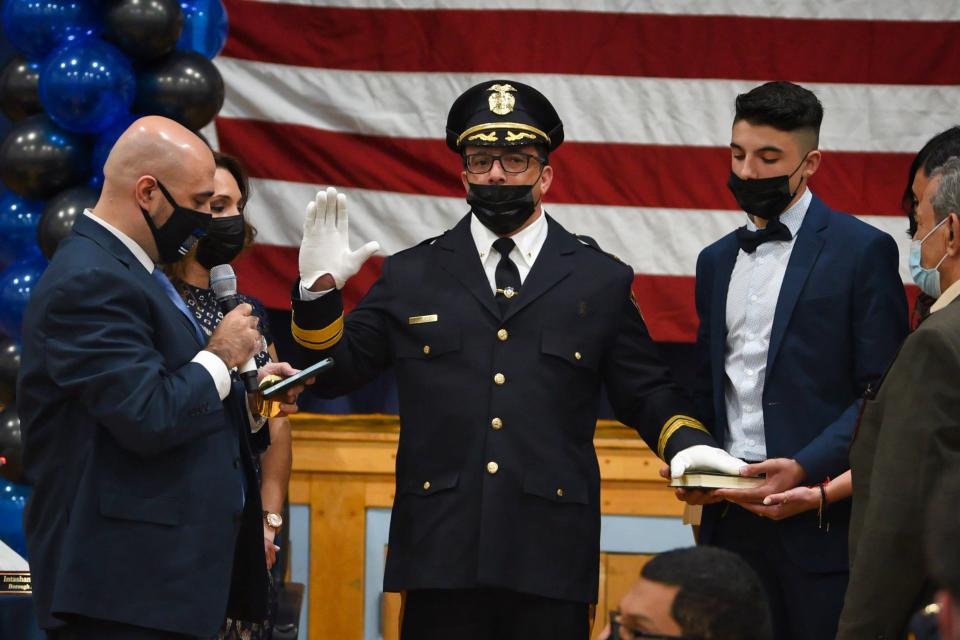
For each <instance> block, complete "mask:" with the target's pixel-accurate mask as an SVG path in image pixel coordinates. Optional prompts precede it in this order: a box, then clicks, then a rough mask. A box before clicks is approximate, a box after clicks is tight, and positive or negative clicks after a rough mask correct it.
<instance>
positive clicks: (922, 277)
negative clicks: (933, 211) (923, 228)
mask: <svg viewBox="0 0 960 640" xmlns="http://www.w3.org/2000/svg"><path fill="white" fill-rule="evenodd" d="M949 219H950V218H949V217H947V218H944V219H943V220H941V221H940V222H939V223H938V224H937V226H935V227H934V228H933V229H930V233H928V234H927V235H925V236H923V237H922V238H921V239H919V240H914V241H913V242H911V243H910V275H911V276H913V281H914V282H916V283H917V286H918V287H920V290H921V291H923V292H924V293H925V294H927V295H928V296H930V297H931V298H939V297H940V272H939V271H938V269H939V268H940V265H941V264H943V261H944V260H946V259H947V254H946V253H944V254H943V257H942V258H940V262H938V263H937V264H936V266H934V267H933V268H930V269H928V268H926V267H924V266H923V265H921V264H920V260H921V259H922V258H921V254H920V248H921V247H922V246H923V243H924V242H925V241H926V240H927V238H929V237H930V236H931V235H933V232H934V231H936V230H937V229H939V228H940V227H941V226H943V223H944V222H946V221H947V220H949Z"/></svg>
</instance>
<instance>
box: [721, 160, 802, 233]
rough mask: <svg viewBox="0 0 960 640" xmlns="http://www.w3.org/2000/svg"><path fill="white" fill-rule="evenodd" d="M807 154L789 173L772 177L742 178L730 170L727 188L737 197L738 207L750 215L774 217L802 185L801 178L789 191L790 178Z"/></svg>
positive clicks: (765, 217)
mask: <svg viewBox="0 0 960 640" xmlns="http://www.w3.org/2000/svg"><path fill="white" fill-rule="evenodd" d="M806 159H807V156H806V155H804V156H803V160H801V161H800V164H798V165H797V168H796V169H794V170H793V173H791V174H790V175H788V176H787V175H784V176H773V177H772V178H754V179H752V180H744V179H743V178H741V177H740V176H738V175H737V174H736V173H734V172H733V171H731V172H730V178H729V179H728V180H727V188H729V189H730V192H731V193H733V197H734V198H736V199H737V204H738V205H740V208H741V209H743V210H744V211H746V212H747V213H749V214H750V215H752V216H756V217H758V218H763V219H764V220H770V219H772V218H776V217H777V216H779V215H780V214H781V213H783V211H784V210H785V209H786V208H787V205H789V204H790V201H791V200H793V198H794V196H796V195H797V192H798V191H800V187H801V186H803V180H801V181H800V184H798V185H797V188H796V190H794V192H793V193H790V178H792V177H793V174H794V173H796V172H797V171H799V170H800V167H802V166H803V163H804V161H805V160H806Z"/></svg>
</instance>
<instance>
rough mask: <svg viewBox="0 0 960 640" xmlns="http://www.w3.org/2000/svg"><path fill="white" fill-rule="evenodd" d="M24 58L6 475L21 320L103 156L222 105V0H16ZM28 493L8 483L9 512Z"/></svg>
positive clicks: (8, 332)
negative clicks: (139, 121)
mask: <svg viewBox="0 0 960 640" xmlns="http://www.w3.org/2000/svg"><path fill="white" fill-rule="evenodd" d="M3 30H4V33H5V35H6V37H7V40H8V41H9V42H10V44H11V45H12V46H13V47H14V49H16V51H17V54H16V55H14V56H13V57H12V58H11V59H10V60H9V61H7V63H6V64H5V65H4V66H3V67H2V70H0V110H2V111H3V113H4V114H5V115H6V116H7V117H8V118H9V119H10V120H11V121H12V122H13V126H12V127H11V129H10V131H9V133H8V134H7V136H6V138H5V139H4V140H3V142H2V144H0V179H2V181H3V186H4V187H5V190H4V191H3V192H2V194H0V269H2V270H0V333H2V336H0V403H2V405H4V406H5V408H4V409H3V410H2V412H0V475H2V476H3V477H4V478H6V479H7V480H9V481H12V482H17V481H19V480H20V479H21V473H22V468H21V467H22V465H21V457H22V456H21V451H22V447H21V442H20V420H19V418H18V417H17V414H16V409H15V408H14V406H13V403H14V401H15V399H16V375H17V369H18V368H19V365H20V346H19V339H20V324H21V321H22V318H23V311H24V308H25V307H26V304H27V300H28V299H29V298H30V293H31V291H32V290H33V286H34V284H35V283H36V281H37V280H38V279H39V277H40V275H41V274H42V273H43V270H44V269H45V268H46V266H47V260H48V259H49V258H50V257H51V256H52V255H53V253H54V251H56V248H57V244H58V243H59V242H60V241H61V240H62V239H63V238H64V237H66V236H67V235H68V234H69V233H70V229H71V228H72V226H73V222H74V220H75V219H76V217H77V216H78V215H80V214H81V213H82V212H83V210H84V209H85V208H88V207H92V206H93V205H94V204H96V202H97V198H98V197H99V194H100V187H101V186H102V184H103V165H104V162H105V161H106V159H107V156H108V155H109V153H110V149H111V148H112V147H113V144H114V143H115V142H116V140H117V138H118V137H119V136H120V134H121V133H123V131H124V130H125V129H126V128H127V127H128V126H130V124H131V123H132V122H133V121H134V120H135V119H136V118H138V117H140V116H144V115H152V114H156V115H163V116H167V117H169V118H173V119H174V120H177V121H178V122H180V123H182V124H183V125H185V126H187V127H188V128H190V129H193V130H199V129H201V128H203V127H204V126H206V125H207V124H209V123H210V122H211V121H212V120H213V118H214V116H215V115H216V114H217V112H219V111H220V108H221V107H222V106H223V97H224V86H223V78H222V77H221V76H220V73H219V72H218V71H217V68H216V67H215V66H214V64H213V63H212V62H211V59H212V58H213V57H215V56H216V55H217V54H218V53H220V51H221V50H222V49H223V46H224V44H225V43H226V40H227V13H226V10H225V8H224V6H223V3H222V1H221V0H42V1H40V0H5V1H4V6H3ZM8 493H9V494H10V495H16V496H18V497H16V500H19V501H20V502H21V503H22V492H18V491H13V492H11V491H9V490H4V488H3V487H0V512H2V511H3V509H4V505H5V504H6V502H10V501H11V500H14V498H11V497H9V496H6V494H8Z"/></svg>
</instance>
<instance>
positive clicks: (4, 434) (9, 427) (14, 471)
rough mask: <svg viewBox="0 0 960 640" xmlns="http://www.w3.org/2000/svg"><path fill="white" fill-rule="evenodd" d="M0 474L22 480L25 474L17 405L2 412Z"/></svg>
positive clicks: (11, 478) (11, 480)
mask: <svg viewBox="0 0 960 640" xmlns="http://www.w3.org/2000/svg"><path fill="white" fill-rule="evenodd" d="M0 457H2V458H3V459H4V460H3V464H0V476H3V477H4V478H6V479H7V480H9V481H10V482H20V480H21V476H22V475H23V443H22V441H21V439H20V417H19V416H18V415H17V410H16V408H15V407H7V408H6V409H4V410H3V411H2V412H0Z"/></svg>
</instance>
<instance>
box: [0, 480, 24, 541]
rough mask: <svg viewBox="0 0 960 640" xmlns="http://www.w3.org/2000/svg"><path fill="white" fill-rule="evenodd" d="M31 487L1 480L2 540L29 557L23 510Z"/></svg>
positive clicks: (0, 521) (0, 527) (0, 532)
mask: <svg viewBox="0 0 960 640" xmlns="http://www.w3.org/2000/svg"><path fill="white" fill-rule="evenodd" d="M29 497H30V487H28V486H26V485H19V484H14V483H12V482H8V481H6V480H0V540H3V542H4V543H5V544H6V545H7V546H8V547H10V548H11V549H13V550H14V551H16V552H17V553H19V554H20V555H21V556H23V557H24V558H26V557H27V539H26V537H25V536H24V533H23V509H24V507H26V505H27V498H29Z"/></svg>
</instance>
